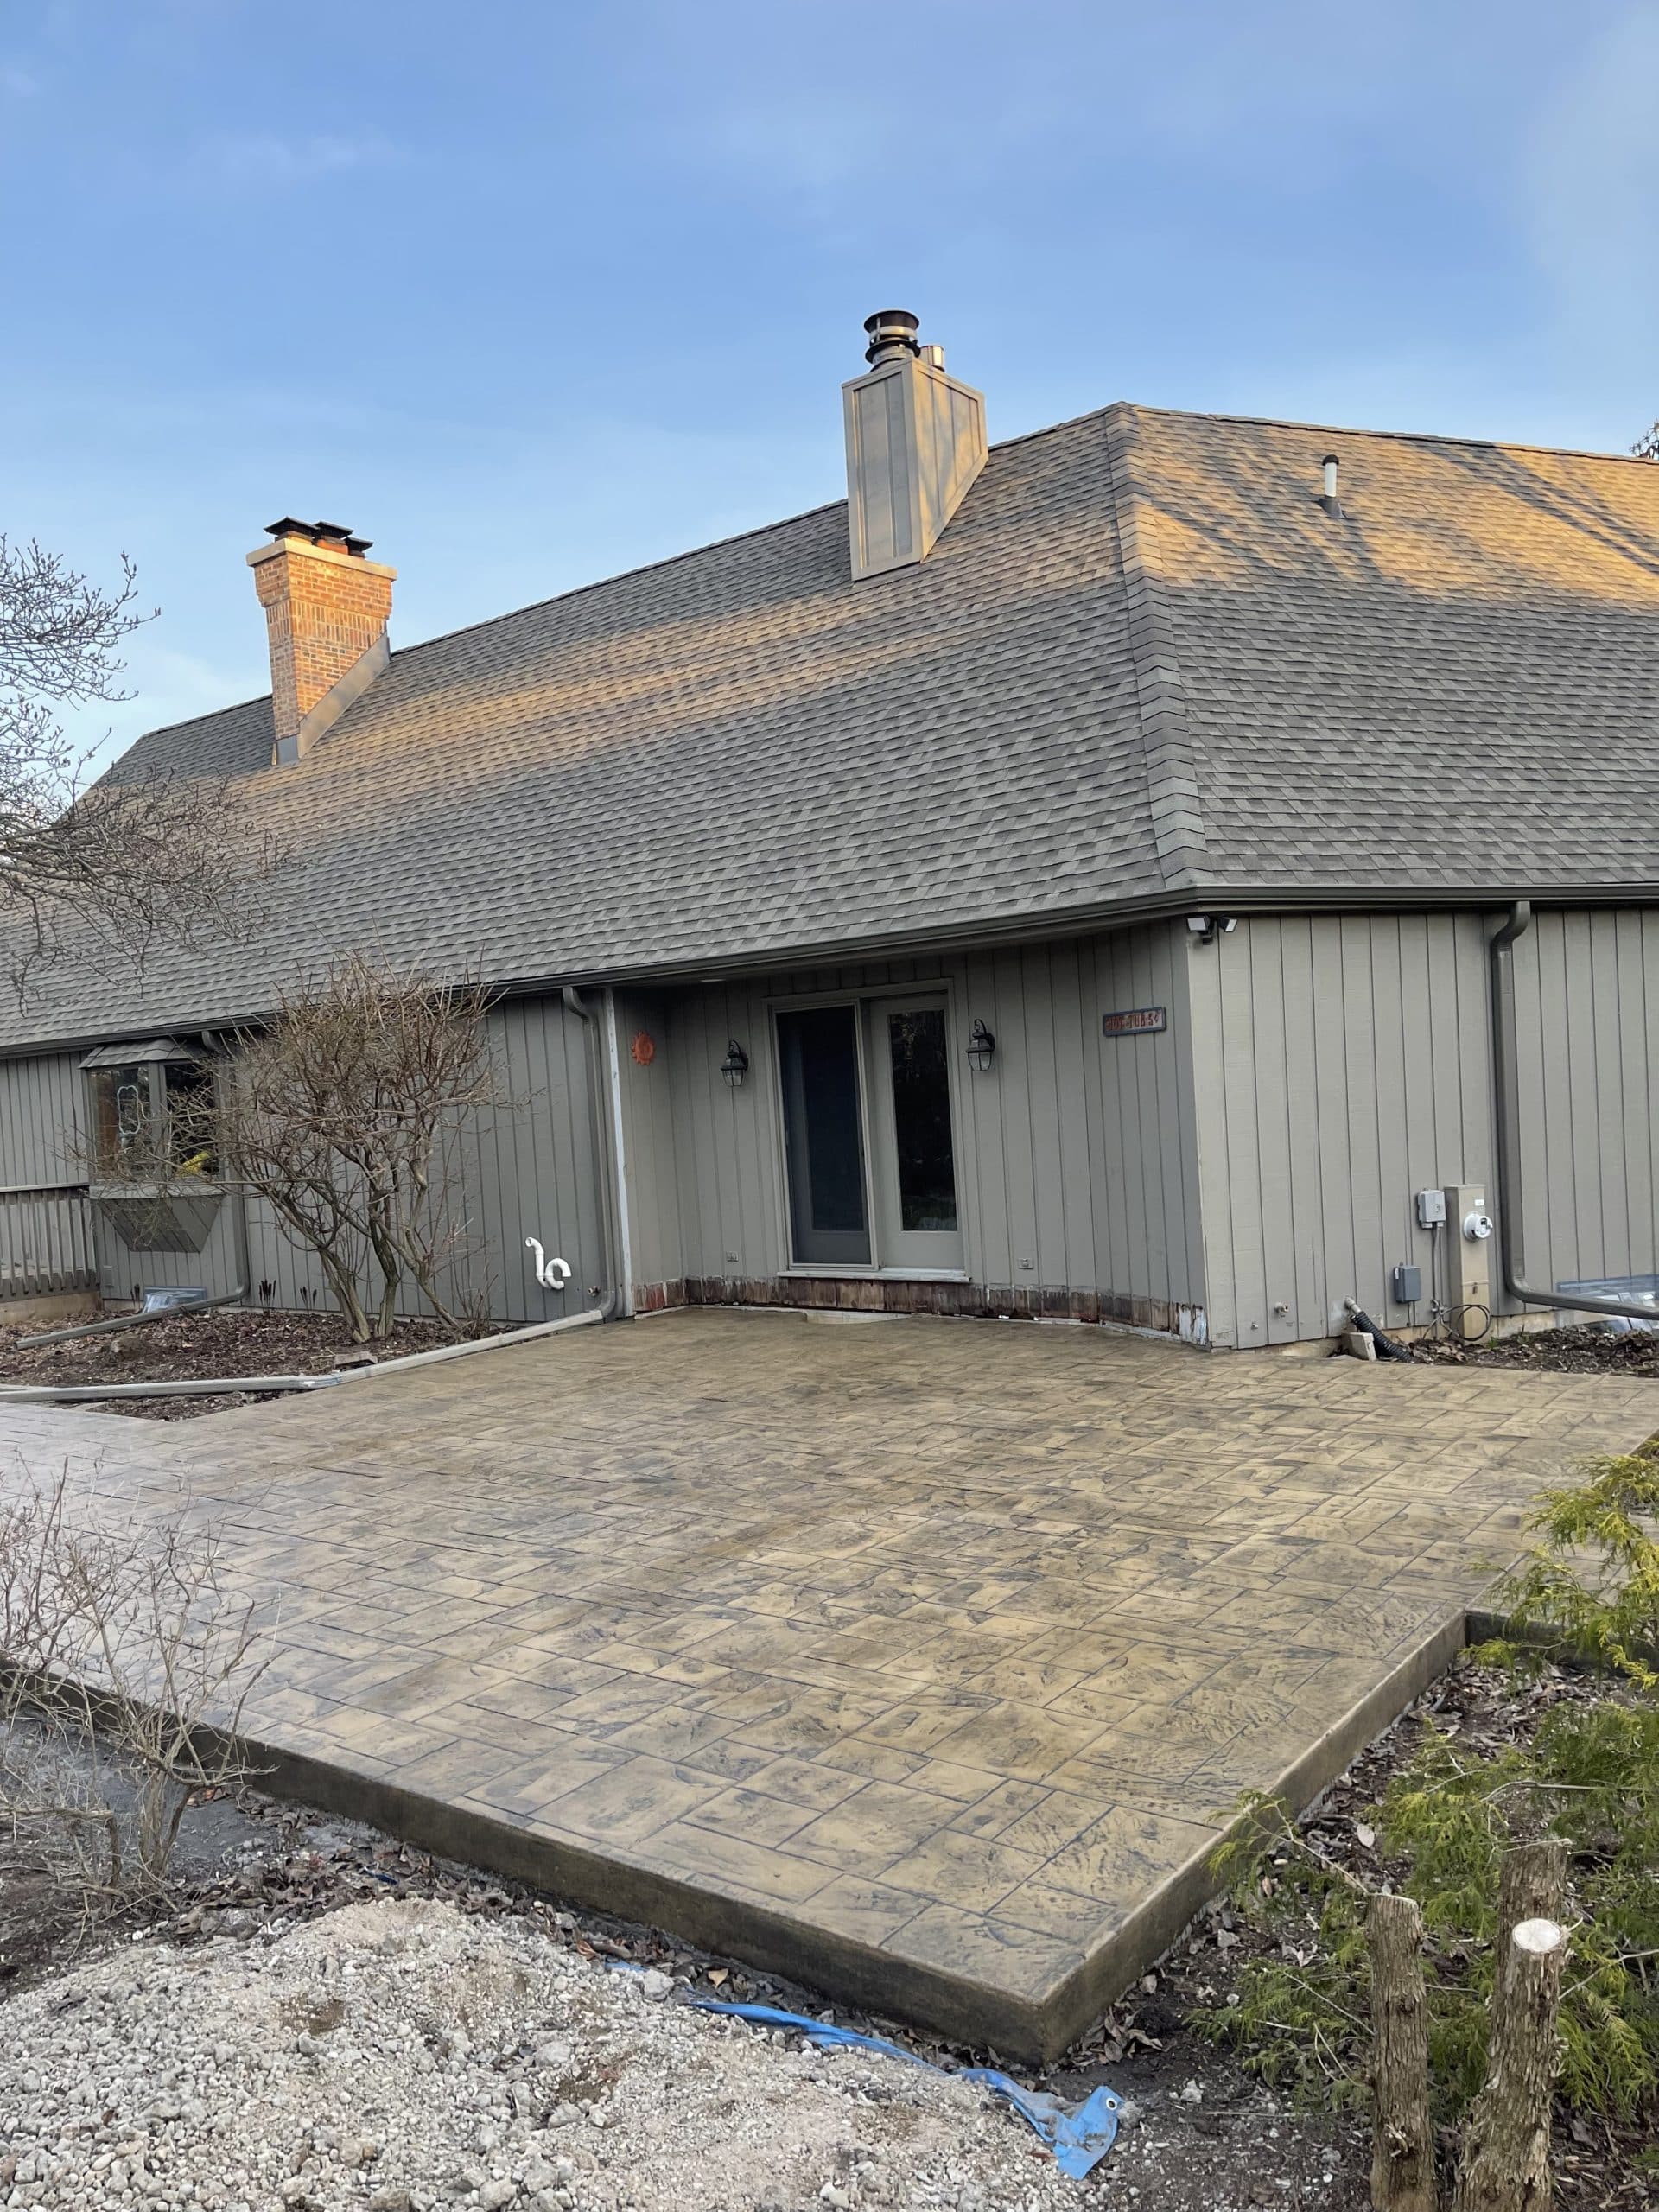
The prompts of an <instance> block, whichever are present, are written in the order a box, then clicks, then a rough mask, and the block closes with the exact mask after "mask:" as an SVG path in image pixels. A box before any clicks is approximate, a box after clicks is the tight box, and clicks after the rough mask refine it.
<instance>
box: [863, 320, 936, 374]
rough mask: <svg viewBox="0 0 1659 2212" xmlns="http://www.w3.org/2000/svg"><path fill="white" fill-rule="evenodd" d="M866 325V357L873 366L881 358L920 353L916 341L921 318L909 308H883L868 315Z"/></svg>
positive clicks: (890, 359)
mask: <svg viewBox="0 0 1659 2212" xmlns="http://www.w3.org/2000/svg"><path fill="white" fill-rule="evenodd" d="M864 327H865V329H866V330H867V331H868V333H869V339H870V342H869V344H868V346H866V347H865V348H864V358H865V359H866V360H867V361H868V363H869V365H870V366H871V367H872V368H874V367H875V365H876V364H877V363H878V362H879V361H899V360H902V359H904V357H905V356H906V353H912V354H914V353H920V352H921V350H922V349H921V347H920V346H918V344H917V342H916V333H917V332H918V330H919V329H920V328H921V322H920V321H919V319H918V317H917V316H915V315H912V314H911V312H910V310H909V308H880V310H879V311H878V312H877V313H876V314H874V315H866V316H865V318H864Z"/></svg>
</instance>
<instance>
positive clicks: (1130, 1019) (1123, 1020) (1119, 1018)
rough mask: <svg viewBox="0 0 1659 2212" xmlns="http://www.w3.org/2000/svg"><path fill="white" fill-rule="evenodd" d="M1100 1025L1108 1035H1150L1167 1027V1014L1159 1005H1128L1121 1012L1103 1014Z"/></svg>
mask: <svg viewBox="0 0 1659 2212" xmlns="http://www.w3.org/2000/svg"><path fill="white" fill-rule="evenodd" d="M1100 1026H1101V1027H1102V1029H1103V1030H1104V1032H1105V1033H1106V1034H1107V1036H1109V1037H1150V1036H1153V1035H1154V1034H1155V1033H1157V1032H1158V1031H1159V1030H1160V1029H1167V1028H1168V1027H1169V1015H1168V1013H1167V1012H1166V1009H1165V1008H1164V1007H1160V1006H1130V1007H1124V1008H1123V1010H1122V1013H1121V1014H1103V1015H1102V1016H1101V1020H1100Z"/></svg>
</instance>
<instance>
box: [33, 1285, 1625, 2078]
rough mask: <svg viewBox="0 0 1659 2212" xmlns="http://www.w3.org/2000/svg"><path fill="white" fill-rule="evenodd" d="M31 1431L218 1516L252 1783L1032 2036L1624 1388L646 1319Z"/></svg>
mask: <svg viewBox="0 0 1659 2212" xmlns="http://www.w3.org/2000/svg"><path fill="white" fill-rule="evenodd" d="M3 1418H4V1420H5V1422H6V1424H7V1427H8V1429H9V1430H10V1432H11V1440H12V1441H13V1442H15V1443H16V1446H18V1450H17V1453H16V1463H15V1465H14V1466H13V1467H12V1469H11V1470H10V1472H9V1471H7V1470H6V1469H5V1467H4V1466H3V1465H0V1485H3V1484H4V1483H5V1482H6V1481H7V1480H8V1479H11V1480H15V1479H16V1478H17V1474H18V1471H19V1469H20V1468H21V1467H22V1465H25V1464H27V1465H33V1466H34V1467H35V1468H36V1469H37V1470H38V1471H40V1472H42V1473H46V1474H50V1473H51V1471H53V1469H54V1466H55V1465H57V1464H59V1463H60V1462H61V1461H62V1460H63V1459H65V1457H66V1456H67V1457H68V1458H69V1459H71V1460H72V1461H74V1462H76V1463H78V1464H79V1465H80V1466H82V1467H85V1466H86V1465H88V1464H89V1463H90V1462H91V1461H92V1459H97V1460H99V1462H100V1475H99V1482H100V1486H101V1489H102V1491H103V1492H104V1493H105V1496H106V1497H107V1496H111V1495H115V1494H119V1495H121V1496H123V1497H130V1499H131V1500H133V1501H134V1502H135V1503H137V1506H138V1507H139V1508H140V1510H143V1511H145V1512H155V1513H167V1512H173V1511H177V1510H181V1507H182V1508H183V1510H188V1511H189V1512H191V1513H192V1514H194V1515H198V1516H204V1517H206V1518H207V1519H210V1520H212V1521H213V1522H215V1523H217V1524H219V1526H221V1527H222V1528H223V1529H224V1530H225V1532H226V1547H227V1550H226V1557H227V1561H228V1563H229V1565H230V1566H231V1567H232V1571H233V1573H234V1574H235V1576H236V1577H237V1578H238V1580H240V1581H241V1582H243V1583H244V1584H245V1585H246V1586H248V1587H249V1588H250V1589H251V1590H253V1591H255V1592H257V1594H258V1596H259V1599H260V1601H261V1605H262V1610H263V1613H264V1619H265V1623H266V1626H267V1630H268V1632H269V1635H270V1639H271V1646H272V1649H273V1652H274V1659H273V1663H272V1665H271V1666H270V1669H269V1671H268V1672H267V1674H266V1675H265V1676H264V1678H263V1679H262V1681H261V1682H260V1683H259V1685H258V1687H257V1690H256V1692H255V1694H254V1696H253V1699H252V1700H251V1705H250V1707H249V1711H248V1716H247V1725H248V1727H249V1729H250V1730H251V1732H252V1733H253V1735H254V1736H255V1737H256V1738H257V1739H258V1740H259V1741H260V1743H261V1744H262V1745H265V1746H267V1747H268V1748H269V1751H270V1754H271V1756H272V1758H274V1759H275V1760H276V1761H277V1764H278V1765H279V1769H280V1778H282V1779H283V1781H285V1783H287V1785H288V1786H289V1787H291V1788H294V1789H300V1790H303V1791H306V1792H308V1794H310V1795H312V1796H315V1797H316V1798H318V1799H320V1800H321V1802H325V1803H327V1804H330V1805H332V1806H334V1807H335V1808H337V1809H340V1810H345V1811H350V1812H354V1813H358V1814H360V1815H362V1816H364V1817H365V1818H371V1819H375V1820H378V1821H383V1822H385V1823H386V1824H388V1825H390V1826H391V1827H395V1828H401V1829H402V1830H403V1831H404V1832H405V1833H406V1834H410V1835H412V1836H414V1837H415V1838H416V1840H422V1841H424V1842H427V1843H429V1844H431V1845H433V1846H435V1847H439V1848H444V1849H450V1850H454V1851H456V1852H459V1853H464V1854H466V1855H467V1856H471V1857H474V1858H476V1859H482V1860H484V1861H486V1863H490V1864H493V1865H495V1866H499V1867H501V1868H502V1869H503V1870H504V1871H505V1872H513V1873H518V1874H523V1875H525V1876H528V1877H530V1878H536V1879H539V1880H542V1881H543V1882H545V1883H546V1884H547V1885H549V1886H550V1887H555V1888H562V1889H563V1890H565V1891H568V1892H569V1893H570V1894H572V1895H574V1896H576V1897H580V1898H581V1899H582V1900H583V1901H585V1902H588V1903H590V1904H597V1905H601V1906H604V1907H607V1908H609V1909H611V1910H617V1911H620V1912H624V1913H627V1914H630V1915H632V1916H637V1917H642V1918H647V1919H652V1920H655V1921H658V1923H662V1924H664V1925H666V1926H669V1927H671V1928H672V1929H676V1930H677V1931H678V1932H680V1933H683V1934H684V1935H685V1936H689V1937H691V1938H693V1939H694V1940H698V1941H702V1942H709V1943H711V1944H715V1945H718V1946H721V1947H723V1948H728V1949H730V1950H733V1951H734V1952H736V1953H738V1954H740V1955H746V1956H748V1957H750V1958H752V1959H753V1960H754V1961H756V1962H757V1963H759V1964H761V1965H766V1966H772V1967H779V1968H781V1969H783V1970H785V1971H787V1972H790V1973H791V1974H795V1975H797V1976H798V1977H799V1978H802V1979H804V1980H809V1981H813V1982H817V1983H818V1984H819V1985H821V1986H824V1987H826V1988H827V1989H829V1990H831V1991H832V1992H837V1991H838V1992H841V1993H844V1994H846V1995H848V1996H849V1997H855V1998H857V1999H860V2000H861V2001H862V2002H864V2003H867V2004H871V2005H879V2006H882V2007H884V2008H885V2009H888V2010H891V2011H894V2012H902V2013H906V2014H908V2015H910V2016H911V2017H913V2018H919V2019H921V2020H923V2021H925V2022H927V2023H929V2024H933V2025H936V2026H938V2027H939V2028H942V2029H944V2030H946V2031H950V2032H954V2033H957V2034H958V2035H963V2036H965V2037H969V2038H972V2039H982V2040H988V2041H990V2042H992V2043H994V2044H997V2045H999V2046H1000V2047H1001V2048H1002V2049H1003V2050H1008V2051H1017V2052H1022V2053H1025V2054H1027V2055H1038V2054H1045V2055H1046V2054H1049V2053H1052V2052H1053V2051H1055V2050H1058V2048H1060V2047H1061V2046H1062V2045H1063V2044H1064V2043H1065V2040H1066V2039H1067V2038H1068V2037H1070V2036H1071V2034H1072V2033H1074V2032H1075V2031H1077V2029H1078V2028H1079V2027H1080V2026H1081V2025H1083V2024H1084V2022H1085V2021H1086V2020H1087V2018H1089V2017H1090V2015H1091V2013H1092V2012H1094V2011H1096V2010H1097V2009H1098V2007H1099V2006H1100V2005H1102V2004H1103V2003H1105V2002H1106V2001H1108V2000H1109V1999H1110V1997H1111V1996H1112V1995H1114V1994H1115V1993H1116V1992H1117V1990H1119V1989H1120V1988H1122V1986H1124V1984H1125V1983H1126V1982H1127V1981H1128V1979H1129V1978H1130V1977H1131V1975H1133V1974H1135V1973H1138V1972H1139V1971H1140V1970H1141V1968H1142V1967H1143V1966H1144V1965H1145V1964H1146V1963H1147V1961H1148V1960H1149V1959H1150V1958H1151V1957H1153V1956H1154V1955H1156V1953H1157V1951H1158V1950H1159V1949H1160V1948H1162V1946H1163V1945H1164V1943H1166V1942H1167V1941H1168V1940H1169V1938H1170V1937H1171V1936H1173V1934H1174V1932H1175V1931H1176V1929H1178V1928H1179V1925H1180V1923H1181V1922H1182V1920H1183V1919H1184V1918H1185V1916H1186V1915H1187V1914H1188V1913H1190V1911H1191V1910H1193V1909H1194V1907H1195V1906H1196V1905H1197V1904H1198V1902H1199V1901H1200V1899H1201V1898H1202V1897H1203V1896H1204V1895H1205V1894H1206V1893H1207V1891H1208V1889H1209V1887H1210V1886H1211V1885H1210V1884H1209V1882H1208V1878H1207V1874H1206V1872H1205V1858H1206V1856H1207V1854H1208V1853H1209V1852H1210V1850H1211V1848H1212V1847H1213V1846H1214V1844H1215V1842H1216V1840H1217V1837H1218V1835H1219V1834H1220V1833H1221V1832H1222V1829H1223V1827H1224V1825H1225V1823H1226V1821H1227V1819H1228V1817H1229V1815H1230V1810H1231V1808H1233V1807H1234V1806H1235V1805H1236V1802H1237V1799H1238V1797H1239V1795H1240V1793H1241V1791H1243V1790H1244V1789H1274V1788H1281V1787H1282V1788H1286V1789H1289V1790H1290V1791H1291V1792H1292V1793H1293V1794H1294V1795H1295V1796H1298V1797H1300V1798H1303V1799H1305V1798H1306V1797H1307V1796H1311V1795H1313V1792H1314V1791H1316V1790H1317V1789H1319V1787H1321V1786H1322V1785H1323V1783H1325V1782H1326V1781H1327V1780H1329V1779H1330V1778H1331V1777H1332V1775H1333V1774H1334V1773H1335V1772H1337V1771H1338V1770H1340V1768H1341V1767H1342V1766H1343V1765H1344V1764H1345V1763H1346V1761H1347V1759H1348V1758H1351V1756H1352V1755H1353V1753H1354V1751H1357V1749H1358V1748H1359V1745H1361V1744H1362V1743H1363V1742H1364V1741H1365V1740H1367V1739H1368V1738H1369V1737H1370V1735H1372V1734H1374V1733H1375V1732H1376V1730H1377V1729H1378V1728H1379V1727H1380V1726H1383V1723H1384V1722H1385V1721H1386V1720H1387V1719H1389V1718H1390V1717H1391V1716H1392V1714H1393V1713H1395V1711H1397V1710H1398V1709H1399V1708H1400V1707H1402V1705H1403V1704H1404V1703H1405V1702H1406V1701H1407V1700H1408V1699H1409V1698H1410V1697H1411V1696H1412V1695H1413V1694H1415V1692H1416V1691H1417V1689H1419V1688H1421V1686H1422V1683H1423V1682H1424V1681H1426V1680H1427V1679H1428V1678H1429V1676H1430V1675H1432V1674H1433V1673H1434V1672H1436V1671H1438V1670H1439V1669H1440V1667H1442V1666H1443V1665H1444V1664H1445V1663H1446V1659H1447V1657H1448V1656H1450V1653H1451V1651H1452V1649H1455V1648H1456V1646H1457V1644H1458V1643H1459V1641H1460V1639H1461V1634H1462V1623H1463V1615H1464V1610H1465V1605H1468V1604H1469V1603H1470V1602H1471V1600H1473V1599H1476V1598H1477V1597H1478V1595H1479V1593H1480V1592H1482V1591H1483V1590H1484V1588H1485V1587H1486V1586H1488V1585H1489V1584H1490V1582H1491V1580H1492V1577H1493V1576H1494V1574H1495V1573H1497V1570H1498V1568H1499V1567H1501V1566H1502V1565H1503V1563H1504V1562H1505V1561H1506V1560H1508V1559H1509V1558H1510V1556H1511V1555H1512V1554H1514V1552H1515V1550H1516V1547H1517V1542H1518V1535H1519V1530H1520V1526H1521V1522H1522V1517H1523V1515H1524V1510H1525V1508H1526V1505H1527V1503H1528V1501H1529V1498H1530V1497H1532V1496H1533V1495H1534V1494H1535V1491H1536V1490H1537V1488H1538V1487H1539V1486H1540V1485H1541V1484H1542V1483H1544V1482H1546V1481H1548V1480H1551V1479H1554V1478H1557V1477H1559V1476H1560V1473H1561V1472H1562V1471H1563V1470H1564V1469H1565V1468H1566V1467H1567V1466H1568V1465H1570V1463H1571V1462H1572V1461H1573V1459H1574V1458H1576V1457H1578V1456H1580V1455H1581V1454H1584V1453H1587V1452H1594V1451H1597V1450H1608V1449H1618V1448H1628V1447H1629V1446H1631V1445H1633V1444H1635V1443H1637V1442H1638V1441H1640V1440H1642V1439H1643V1438H1645V1437H1646V1436H1647V1435H1649V1433H1652V1432H1653V1431H1654V1430H1655V1429H1659V1383H1624V1382H1619V1381H1614V1380H1610V1379H1609V1378H1607V1377H1605V1376H1588V1377H1584V1378H1579V1377H1569V1376H1556V1375H1549V1376H1532V1375H1525V1374H1517V1373H1515V1372H1512V1371H1507V1370H1493V1369H1474V1370H1454V1369H1446V1368H1435V1367H1427V1366H1424V1367H1403V1368H1402V1367H1398V1366H1365V1365H1361V1364H1360V1363H1357V1362H1354V1361H1349V1360H1326V1361H1318V1362H1301V1361H1289V1360H1286V1359H1283V1358H1280V1357H1274V1356H1272V1355H1266V1354H1237V1355H1232V1356H1210V1357H1205V1356H1204V1355H1202V1354H1198V1353H1195V1352H1192V1351H1186V1350H1184V1349H1181V1348H1179V1347H1177V1346H1174V1345H1165V1344H1158V1343H1155V1342H1150V1341H1147V1340H1145V1339H1142V1338H1135V1337H1131V1336H1128V1335H1126V1334H1118V1333H1114V1332H1103V1331H1099V1330H1091V1329H1079V1328H1071V1327H1049V1326H1040V1325H1015V1324H1007V1323H999V1322H966V1321H930V1320H921V1319H918V1320H906V1321H902V1322H899V1323H894V1324H893V1325H889V1326H886V1327H882V1328H880V1329H824V1328H817V1327H814V1326H812V1325H810V1324H809V1323H807V1322H805V1321H804V1320H803V1319H801V1318H800V1317H798V1316H796V1315H783V1314H772V1313H740V1312H730V1311H726V1312H713V1311H711V1312H694V1313H677V1314H671V1315H668V1316H665V1317H663V1318H661V1319H653V1320H652V1321H650V1322H648V1323H643V1324H640V1325H636V1326H634V1327H632V1328H607V1329H603V1330H598V1329H595V1330H583V1331H576V1332H572V1333H570V1334H569V1335H567V1336H563V1337H559V1338H551V1339H548V1340H544V1341H543V1342H541V1343H537V1344H526V1345H524V1346H521V1347H518V1348H515V1349H510V1350H506V1351H499V1352H491V1353H487V1354H484V1355H481V1356H480V1357H475V1358H469V1359H466V1360H461V1361H457V1362H454V1363H446V1364H441V1365H438V1366H435V1367H431V1368H428V1369H424V1370H413V1371H410V1372H407V1373H404V1374H402V1375H399V1376H386V1377H385V1378H380V1379H374V1380H371V1381H367V1382H362V1383H355V1382H354V1383H346V1384H344V1385H342V1386H341V1387H340V1388H339V1389H334V1390H331V1391H328V1392H326V1393H323V1394H320V1395H316V1396H311V1397H305V1398H298V1399H289V1400H283V1401H277V1402H268V1403H266V1404H264V1405H262V1406H255V1407H250V1408H243V1409H241V1410H238V1411H236V1412H232V1413H228V1414H218V1415H214V1416H211V1417H208V1418H207V1419H205V1420H203V1421H198V1422H193V1423H188V1424H182V1425H167V1426H162V1425H156V1426H154V1427H152V1426H150V1425H149V1424H140V1423H137V1422H132V1421H117V1420H115V1419H113V1418H111V1417H109V1416H107V1415H105V1416H99V1415H91V1414H86V1413H85V1412H83V1411H79V1410H77V1411H75V1412H74V1413H69V1412H67V1411H65V1410H62V1409H48V1408H7V1409H6V1411H5V1414H4V1416H3Z"/></svg>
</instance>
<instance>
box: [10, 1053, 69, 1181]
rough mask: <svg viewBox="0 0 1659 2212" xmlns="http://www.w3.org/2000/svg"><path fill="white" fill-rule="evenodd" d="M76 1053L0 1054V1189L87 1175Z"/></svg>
mask: <svg viewBox="0 0 1659 2212" xmlns="http://www.w3.org/2000/svg"><path fill="white" fill-rule="evenodd" d="M80 1059H81V1056H80V1054H79V1053H78V1052H54V1053H50V1054H45V1055H42V1056H41V1057H40V1058H35V1059H20V1060H0V1190H13V1191H16V1190H29V1189H41V1188H46V1187H49V1186H50V1185H74V1184H83V1183H85V1182H86V1159H85V1156H84V1139H83V1136H82V1130H83V1128H84V1124H85V1113H84V1109H83V1104H82V1093H83V1090H84V1079H83V1077H82V1076H81V1072H80Z"/></svg>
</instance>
